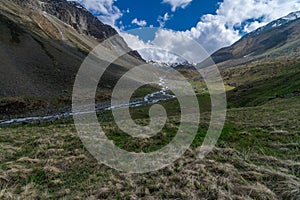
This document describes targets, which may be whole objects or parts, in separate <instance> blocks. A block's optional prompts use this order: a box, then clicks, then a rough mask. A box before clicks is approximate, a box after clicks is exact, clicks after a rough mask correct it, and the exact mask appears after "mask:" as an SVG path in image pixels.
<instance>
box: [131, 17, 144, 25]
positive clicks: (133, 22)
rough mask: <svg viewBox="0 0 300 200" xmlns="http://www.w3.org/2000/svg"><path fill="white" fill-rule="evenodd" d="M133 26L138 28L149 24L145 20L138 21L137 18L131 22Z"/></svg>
mask: <svg viewBox="0 0 300 200" xmlns="http://www.w3.org/2000/svg"><path fill="white" fill-rule="evenodd" d="M131 23H132V24H136V25H138V26H146V25H147V22H146V21H145V20H138V19H137V18H134V19H133V20H132V21H131Z"/></svg>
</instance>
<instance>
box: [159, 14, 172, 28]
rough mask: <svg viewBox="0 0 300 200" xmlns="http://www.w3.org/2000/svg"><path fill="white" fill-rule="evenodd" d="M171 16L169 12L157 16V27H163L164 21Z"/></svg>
mask: <svg viewBox="0 0 300 200" xmlns="http://www.w3.org/2000/svg"><path fill="white" fill-rule="evenodd" d="M171 17H172V16H170V15H169V13H165V14H164V15H163V16H158V18H157V22H158V23H159V27H161V28H163V27H165V25H166V22H167V21H169V20H170V19H171Z"/></svg>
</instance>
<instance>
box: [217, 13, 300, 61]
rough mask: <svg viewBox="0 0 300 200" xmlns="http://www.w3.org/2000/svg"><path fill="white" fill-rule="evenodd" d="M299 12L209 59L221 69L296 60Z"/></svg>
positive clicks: (274, 22)
mask: <svg viewBox="0 0 300 200" xmlns="http://www.w3.org/2000/svg"><path fill="white" fill-rule="evenodd" d="M299 30H300V11H298V12H293V13H291V14H289V15H287V16H285V17H282V18H280V19H278V20H275V21H273V22H271V23H269V24H267V25H266V26H264V27H261V28H259V29H257V30H255V31H253V32H251V33H249V34H247V35H245V36H244V37H243V38H241V39H240V40H239V41H237V42H236V43H234V44H233V45H231V46H229V47H225V48H222V49H220V50H218V51H217V52H215V53H214V54H213V55H212V58H213V60H214V61H215V63H218V64H219V65H220V66H223V67H230V66H236V65H240V64H244V63H247V62H251V61H253V60H260V59H264V58H274V57H280V56H284V57H297V56H299V52H300V49H299V45H300V34H299Z"/></svg>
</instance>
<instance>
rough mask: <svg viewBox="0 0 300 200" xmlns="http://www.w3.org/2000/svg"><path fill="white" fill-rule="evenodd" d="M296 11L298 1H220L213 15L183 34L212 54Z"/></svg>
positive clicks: (207, 16) (206, 16)
mask: <svg viewBox="0 0 300 200" xmlns="http://www.w3.org/2000/svg"><path fill="white" fill-rule="evenodd" d="M296 10H300V1H299V0H290V1H285V0H234V1H232V0H224V1H223V2H222V3H220V4H219V8H218V10H217V12H216V15H210V14H208V15H204V16H203V17H202V18H201V20H200V21H199V22H198V24H197V25H196V26H195V27H193V28H191V29H190V30H188V31H185V33H186V34H188V35H189V36H191V37H192V38H194V39H195V40H197V41H198V42H199V43H200V44H201V45H203V46H204V47H205V49H206V50H207V51H208V52H210V53H212V52H214V51H216V50H218V49H219V48H221V47H224V46H227V45H230V44H232V43H234V42H235V41H237V40H238V39H239V38H241V36H242V34H243V33H249V32H251V31H253V30H255V29H257V28H259V27H261V26H264V25H266V24H267V23H269V22H271V21H273V20H275V19H278V18H280V17H282V16H285V15H287V14H289V13H290V12H293V11H296Z"/></svg>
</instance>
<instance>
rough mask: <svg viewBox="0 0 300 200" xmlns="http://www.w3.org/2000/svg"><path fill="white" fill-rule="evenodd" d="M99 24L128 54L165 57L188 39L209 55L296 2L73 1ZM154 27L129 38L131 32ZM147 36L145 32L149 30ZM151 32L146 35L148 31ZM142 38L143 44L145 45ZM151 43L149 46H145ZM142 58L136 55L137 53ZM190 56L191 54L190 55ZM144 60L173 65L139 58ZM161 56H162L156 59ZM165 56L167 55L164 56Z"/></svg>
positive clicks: (286, 11) (183, 46)
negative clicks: (111, 32) (114, 31)
mask: <svg viewBox="0 0 300 200" xmlns="http://www.w3.org/2000/svg"><path fill="white" fill-rule="evenodd" d="M76 1H78V2H79V3H81V4H82V5H83V6H85V7H86V8H87V9H88V10H89V11H91V12H92V13H93V14H94V15H95V16H97V17H98V18H99V20H100V21H102V22H103V23H106V24H109V25H111V26H113V27H114V28H115V29H117V31H118V32H119V33H120V34H121V36H123V38H124V39H125V40H126V42H127V44H128V45H129V46H130V47H131V48H132V49H141V48H149V47H151V48H153V47H157V48H160V49H164V50H165V51H166V52H176V51H174V50H176V49H182V50H183V51H184V50H185V51H186V52H187V53H186V54H189V51H192V48H190V46H189V45H188V44H186V42H183V41H187V40H186V38H191V39H193V40H194V41H196V42H197V43H198V44H199V45H201V46H202V47H203V48H204V49H205V50H206V51H207V52H208V53H209V54H211V53H213V52H215V51H216V50H218V49H220V48H222V47H225V46H229V45H231V44H233V43H234V42H236V41H237V40H239V39H240V38H241V37H242V36H243V35H244V34H247V33H249V32H251V31H253V30H255V29H257V28H259V27H262V26H264V25H266V24H268V23H269V22H271V21H273V20H275V19H278V18H280V17H283V16H285V15H288V14H289V13H290V12H293V11H298V10H300V0H289V1H287V0H76ZM149 26H154V27H158V29H155V30H156V32H153V34H152V36H151V37H149V35H150V34H149V31H142V32H140V33H139V34H136V33H135V34H132V32H130V33H128V32H127V31H129V30H131V29H134V28H139V29H140V28H143V27H149ZM148 30H149V29H148ZM150 32H151V31H150ZM145 38H146V40H145ZM149 39H150V40H151V41H148V40H149ZM140 53H141V51H140ZM190 54H193V53H192V52H190ZM141 55H142V56H143V57H144V58H145V59H155V60H161V59H162V60H163V61H166V62H171V61H174V58H170V59H168V58H167V56H162V58H160V57H161V56H158V55H155V53H153V51H151V52H150V53H149V52H148V53H147V52H146V53H145V52H143V53H141ZM159 55H162V53H159ZM168 55H170V54H168Z"/></svg>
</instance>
